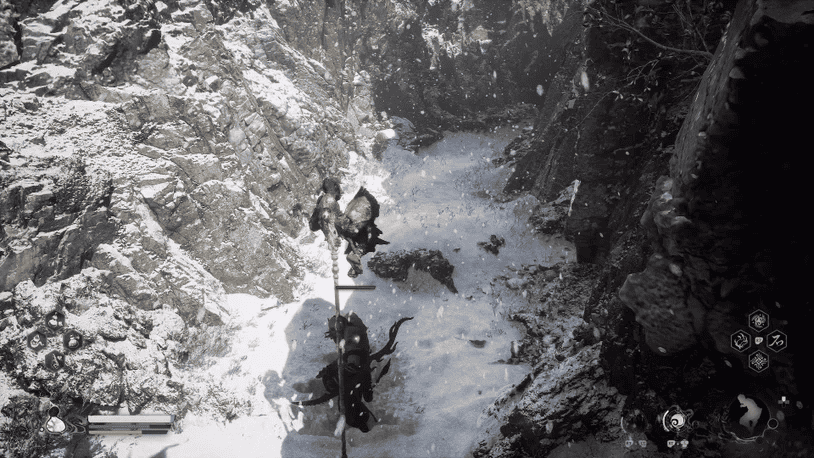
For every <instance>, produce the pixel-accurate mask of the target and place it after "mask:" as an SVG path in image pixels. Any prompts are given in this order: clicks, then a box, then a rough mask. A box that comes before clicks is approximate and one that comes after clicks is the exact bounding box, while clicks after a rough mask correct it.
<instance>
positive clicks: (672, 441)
mask: <svg viewBox="0 0 814 458" xmlns="http://www.w3.org/2000/svg"><path fill="white" fill-rule="evenodd" d="M675 445H676V441H674V440H672V439H670V440H668V441H667V447H668V448H673V447H674V446H675Z"/></svg>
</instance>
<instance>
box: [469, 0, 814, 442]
mask: <svg viewBox="0 0 814 458" xmlns="http://www.w3.org/2000/svg"><path fill="white" fill-rule="evenodd" d="M639 3H640V7H638V8H636V9H635V11H634V6H633V5H628V6H629V7H630V10H629V11H626V10H625V9H624V8H625V6H624V4H613V3H610V2H607V3H606V2H594V3H593V4H592V5H590V6H589V7H588V9H587V13H588V14H587V15H586V24H585V25H586V26H587V28H586V30H585V33H584V34H583V35H582V36H581V40H582V46H583V47H584V48H583V49H584V51H583V50H580V49H576V50H575V51H574V53H573V57H572V59H571V61H570V64H568V62H569V60H568V59H566V65H565V66H563V67H562V69H561V74H558V75H557V76H555V77H554V83H553V84H552V88H554V89H556V88H559V91H560V92H559V94H556V93H554V91H553V90H552V89H549V91H548V92H547V99H546V101H545V102H544V103H543V108H542V109H541V115H540V118H538V120H537V123H536V126H535V130H534V131H533V132H531V133H527V134H525V135H524V136H522V137H520V138H518V139H516V140H515V141H514V142H513V143H512V144H510V145H509V146H508V147H507V148H506V161H507V162H509V163H512V162H514V163H515V173H514V175H513V177H512V178H511V180H510V181H509V183H508V184H507V187H506V191H507V192H519V191H526V192H531V193H532V194H534V195H535V196H537V197H538V198H539V199H540V200H541V201H549V200H553V199H554V198H556V196H557V194H558V193H559V192H560V191H561V190H562V189H563V188H565V187H566V186H568V184H569V183H570V182H571V181H572V180H574V179H579V180H580V182H581V183H580V186H579V189H578V192H577V195H576V199H575V201H574V206H573V211H572V214H571V216H570V218H569V219H568V221H567V222H566V233H567V235H568V236H569V237H572V238H573V240H574V242H575V244H576V246H577V250H578V260H579V261H580V262H583V263H585V262H588V263H594V264H597V268H598V271H596V272H595V273H594V274H593V278H592V279H591V281H590V286H589V287H588V288H589V289H590V290H591V293H590V299H589V300H587V301H586V303H585V312H584V315H583V318H584V320H585V321H586V323H587V324H588V325H589V326H595V327H596V329H597V332H595V333H594V334H593V336H592V335H591V333H586V334H584V335H583V336H581V337H577V339H578V340H580V339H581V340H582V341H583V342H584V343H585V344H589V345H590V344H592V343H593V342H596V341H601V351H600V355H599V359H600V362H601V366H602V367H603V368H604V369H605V372H604V373H603V374H602V375H601V376H599V378H598V383H599V381H601V382H602V383H604V382H607V383H609V384H610V385H611V386H613V387H614V388H616V389H618V390H619V393H620V394H622V395H625V396H626V398H625V399H624V401H623V404H622V406H621V407H622V410H621V416H622V418H625V419H627V421H628V424H630V422H631V421H633V420H634V419H635V418H641V419H643V420H642V426H643V428H642V429H641V430H640V432H641V431H646V434H644V435H643V436H642V438H646V439H647V440H649V441H651V442H650V443H651V444H653V443H655V444H656V447H655V448H656V449H657V451H661V452H667V451H668V449H667V448H666V441H667V440H668V439H670V438H671V437H668V436H669V435H665V433H664V431H663V429H662V428H660V427H659V426H658V425H656V424H655V422H654V420H655V419H656V418H657V415H658V414H659V413H663V412H664V411H665V410H666V409H667V408H668V407H669V406H670V405H673V404H676V405H680V406H681V407H682V408H685V409H687V408H689V409H693V410H694V412H695V414H694V416H693V418H692V419H693V420H694V421H695V423H694V427H695V428H696V429H695V430H694V431H695V432H696V435H694V436H693V437H692V442H691V443H692V447H693V450H694V453H697V455H698V456H732V457H734V456H802V455H805V454H807V453H810V447H811V443H810V440H809V437H810V430H811V420H812V415H811V397H810V394H809V393H808V391H807V389H806V388H805V387H808V386H811V383H812V381H811V379H810V378H809V377H810V375H809V372H810V371H805V369H804V368H803V367H802V365H804V364H805V363H801V361H802V359H801V358H802V357H803V356H802V355H805V354H810V353H809V352H810V351H811V349H812V344H811V343H809V342H807V341H806V337H805V336H807V335H808V334H810V331H809V327H810V325H811V323H812V320H811V318H812V317H811V311H810V308H811V305H810V299H808V295H807V294H806V292H805V291H804V289H805V287H806V281H805V280H804V279H805V278H809V277H810V275H811V273H812V266H811V255H810V253H811V251H812V246H811V241H810V237H809V236H808V235H807V234H806V229H805V226H806V225H805V224H800V223H795V222H793V221H792V218H793V217H792V215H794V214H795V209H794V206H795V203H794V202H795V201H796V200H795V199H794V198H791V196H798V195H805V194H806V193H805V191H804V187H805V184H804V183H805V181H806V180H805V178H804V176H803V175H804V174H805V173H806V171H805V170H806V167H805V166H804V165H803V164H804V159H802V157H801V156H800V154H799V153H797V152H798V151H800V147H801V146H800V145H805V144H806V141H807V138H806V137H807V136H808V133H807V131H808V129H807V127H806V126H807V125H808V124H810V117H809V116H801V115H800V114H798V111H797V110H796V109H795V108H794V107H796V106H808V105H809V104H810V103H811V101H812V94H813V92H812V90H811V87H810V85H807V84H795V85H792V86H789V83H788V78H789V77H790V76H791V75H803V74H806V72H807V70H805V69H804V67H805V65H806V64H804V62H811V61H812V55H811V53H812V49H814V48H812V44H813V43H814V41H813V40H812V35H811V30H812V29H811V27H812V26H811V23H812V22H813V21H812V16H813V15H812V14H811V11H814V8H812V4H811V2H764V3H762V4H760V5H758V4H757V3H756V2H751V1H743V2H740V3H738V5H737V9H734V6H735V5H734V4H731V3H730V4H724V5H722V7H723V8H724V10H722V11H720V17H721V18H724V20H723V21H722V27H720V28H719V34H718V36H714V34H712V32H710V34H709V35H706V36H705V39H706V40H705V41H706V47H707V48H708V49H709V51H710V53H712V52H714V57H713V54H710V55H709V56H710V57H712V59H709V58H706V57H704V58H702V57H701V54H697V53H696V54H692V55H690V54H687V53H672V54H671V53H670V52H665V51H668V50H665V49H663V48H658V47H656V46H653V45H652V44H651V43H648V42H646V41H645V40H643V39H641V38H637V37H636V35H633V34H632V33H631V32H630V31H626V30H621V29H620V28H619V27H613V26H609V24H608V22H607V21H605V22H604V23H603V22H602V21H598V20H597V18H598V17H601V14H597V12H598V11H604V12H612V13H614V14H616V15H618V17H625V14H630V16H629V18H630V20H631V21H634V20H639V19H641V20H642V21H644V20H650V19H648V18H644V19H643V18H642V16H640V14H641V11H643V10H647V9H648V8H655V9H657V8H658V7H659V4H660V2H648V4H647V5H643V4H642V2H639ZM730 15H731V17H732V20H731V22H729V21H728V18H729V17H730ZM727 23H728V26H727ZM637 24H640V25H646V22H637ZM723 26H727V27H726V33H725V34H723V36H721V34H720V32H722V31H723V28H724V27H723ZM641 30H644V31H645V32H647V33H648V34H649V35H650V36H651V37H655V38H656V39H657V40H659V41H661V42H662V43H665V42H668V41H666V40H667V39H668V38H669V35H668V34H667V35H661V36H659V33H660V32H659V29H656V28H652V27H650V28H647V27H642V28H641ZM666 30H669V27H667V28H665V29H661V33H663V32H664V31H666ZM719 37H720V43H719V42H718V41H719ZM684 49H687V48H684ZM694 49H699V48H694ZM700 49H701V50H703V49H704V48H703V47H701V48H700ZM581 53H582V55H580V54H581ZM583 58H584V59H585V60H583ZM583 62H584V63H583ZM649 62H652V63H649ZM704 69H706V70H705V71H704ZM632 70H635V72H634V73H632V74H631V71H632ZM640 71H642V72H644V74H645V75H646V76H641V75H642V74H641V73H639V72H640ZM583 72H584V75H585V76H584V77H583ZM702 73H703V74H702ZM631 75H632V76H631ZM637 75H639V76H637ZM583 78H584V79H583ZM586 80H587V83H588V85H586V84H585V82H586ZM780 88H787V90H783V89H780ZM795 145H796V146H795ZM654 185H655V186H654ZM637 272H638V273H637ZM629 274H632V275H629ZM754 310H764V311H766V312H768V313H769V314H770V317H771V318H770V326H769V328H767V329H766V330H765V331H764V332H763V333H756V332H752V334H754V335H755V336H758V335H760V336H763V337H764V338H765V336H766V335H767V334H768V333H769V332H771V331H773V330H776V329H777V330H780V331H782V332H784V333H785V334H786V335H787V336H791V335H796V336H798V337H797V338H794V339H793V341H794V342H795V343H796V348H794V349H791V348H787V349H785V350H782V351H780V352H774V351H772V350H768V349H767V347H766V346H765V343H766V342H765V341H764V342H763V343H762V344H760V345H761V346H760V347H759V348H758V347H756V345H758V344H756V343H755V342H754V340H753V343H752V345H753V348H750V349H749V351H745V352H743V353H739V352H737V351H735V350H734V349H733V348H732V347H731V345H730V340H731V335H732V333H734V332H735V331H737V330H738V329H749V328H748V316H749V314H750V313H751V312H753V311H754ZM576 334H577V333H576V332H575V336H576ZM788 342H789V345H790V344H791V342H792V339H791V338H789V340H788ZM755 350H762V351H764V352H766V353H767V354H768V356H769V360H770V365H769V367H768V368H767V369H765V370H762V371H760V372H758V371H755V370H752V369H750V368H749V367H748V359H747V358H748V357H749V356H750V354H752V352H753V351H755ZM743 393H746V394H747V395H749V396H754V398H755V399H756V400H757V401H758V402H760V403H761V405H762V406H764V408H765V410H766V412H764V413H765V414H766V415H767V416H768V415H771V416H772V417H773V418H776V419H778V429H777V431H770V432H769V433H767V434H765V435H764V436H763V437H762V438H761V439H760V440H758V441H757V442H754V441H740V442H739V441H737V440H734V437H733V436H731V435H730V433H732V432H733V431H735V432H736V433H737V434H740V436H739V437H741V438H745V437H748V436H749V434H750V433H749V432H747V431H746V430H740V429H738V428H739V427H738V424H737V423H738V421H737V418H736V417H732V416H731V415H732V411H731V410H730V406H731V405H732V402H733V400H734V399H735V398H736V396H737V395H738V394H743ZM576 395H578V394H575V396H576ZM784 395H785V396H787V398H791V399H792V401H791V403H790V404H788V405H786V404H783V403H779V400H780V399H781V396H784ZM528 396H533V395H532V394H528ZM574 410H576V409H574ZM607 414H608V415H616V413H610V412H608V413H607ZM512 415H514V416H512V417H511V418H510V419H508V418H507V419H506V420H505V421H506V422H510V423H511V424H513V425H515V426H514V427H513V428H510V427H509V425H508V423H507V424H506V427H505V428H503V429H502V430H501V434H502V435H503V437H502V438H500V439H499V440H498V441H497V442H495V443H494V445H489V446H484V447H482V448H481V449H479V451H478V453H480V454H481V455H480V456H501V457H504V456H530V455H534V454H535V453H536V455H534V456H544V455H545V453H547V452H548V451H550V450H551V449H553V447H555V446H556V445H557V444H562V443H564V441H565V440H568V439H563V438H562V437H560V438H558V439H557V440H555V441H551V437H552V435H551V433H550V431H549V432H546V431H544V430H543V429H542V428H540V426H539V425H540V424H541V423H542V424H544V422H545V421H546V419H547V417H546V415H545V408H544V407H539V408H537V409H520V410H515V411H514V413H513V414H512ZM580 415H581V414H577V413H573V414H570V415H569V416H568V420H569V421H570V420H573V421H576V419H577V418H581V416H580ZM555 420H557V421H560V422H562V421H563V419H562V418H559V417H558V418H555ZM618 421H619V420H618V419H617V424H618ZM730 421H731V422H732V423H733V424H734V426H733V425H732V424H730V423H729V422H730ZM593 423H594V424H597V423H596V420H595V419H594V420H593ZM527 424H528V425H532V424H533V425H537V427H536V429H535V428H533V427H529V428H524V426H523V425H527ZM605 432H607V431H605ZM597 433H598V431H589V432H587V433H578V432H575V433H574V435H575V436H580V435H582V434H597ZM617 433H618V434H619V435H620V436H621V435H622V431H621V430H618V431H617V432H616V433H612V434H617ZM624 436H625V437H623V438H626V436H627V435H626V434H625V435H624ZM541 447H542V449H541ZM651 447H652V446H650V445H649V446H648V451H649V449H650V448H651Z"/></svg>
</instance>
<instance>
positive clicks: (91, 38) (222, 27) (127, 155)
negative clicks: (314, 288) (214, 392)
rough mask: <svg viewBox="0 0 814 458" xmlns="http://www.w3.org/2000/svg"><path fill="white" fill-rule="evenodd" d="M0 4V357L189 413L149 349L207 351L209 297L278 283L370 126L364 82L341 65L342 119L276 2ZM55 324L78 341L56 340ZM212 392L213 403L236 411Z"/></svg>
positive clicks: (65, 381) (43, 380)
mask: <svg viewBox="0 0 814 458" xmlns="http://www.w3.org/2000/svg"><path fill="white" fill-rule="evenodd" d="M277 7H279V8H282V6H281V5H279V4H278V5H277ZM2 11H3V16H2V18H3V29H2V38H4V40H3V48H2V58H3V61H2V64H0V65H2V67H3V68H2V69H0V74H2V76H0V81H2V84H3V87H2V89H0V90H2V102H3V103H2V109H3V113H2V114H3V116H2V121H0V122H2V139H0V140H2V142H3V145H2V146H3V155H2V157H0V159H2V161H3V162H2V163H0V165H2V168H3V170H2V171H1V172H0V173H2V175H1V176H0V183H1V185H0V208H2V214H1V215H0V229H2V232H0V292H2V304H3V305H2V310H3V316H2V321H0V348H1V349H2V355H3V358H2V359H3V367H4V370H5V371H6V372H7V373H8V374H10V375H11V376H12V377H13V378H14V379H15V380H16V384H17V385H18V386H20V387H22V388H24V389H25V390H26V391H28V392H30V393H34V394H39V395H43V396H48V397H53V396H52V395H53V394H54V393H60V395H61V396H64V397H65V399H74V400H76V399H79V400H82V402H84V403H85V405H86V406H88V405H94V406H97V407H99V408H102V409H106V408H115V407H122V406H126V407H128V408H130V410H131V411H134V412H137V411H140V410H141V409H143V408H145V407H146V408H150V406H155V405H164V406H168V405H171V406H173V409H174V410H177V411H179V412H185V411H187V410H188V409H190V408H194V409H195V410H207V409H208V407H206V406H207V405H208V401H207V400H206V399H205V397H206V396H205V395H206V394H207V393H206V392H198V388H195V386H198V385H197V384H194V383H192V384H187V383H186V381H185V379H184V376H182V375H179V374H172V373H171V372H170V369H169V366H168V364H167V361H173V364H180V365H182V366H188V367H201V366H202V365H203V364H205V359H206V358H207V357H209V356H210V355H212V354H217V353H218V351H219V350H218V348H221V349H222V347H221V346H222V342H221V341H220V340H218V339H219V338H218V337H217V336H218V335H226V334H227V333H228V332H229V331H228V329H224V328H223V327H222V326H220V325H222V322H223V320H222V317H225V315H224V311H223V309H222V305H223V303H224V300H225V294H226V293H229V292H249V293H253V294H255V295H257V296H260V297H269V296H274V297H277V298H280V299H281V300H287V299H290V298H291V297H292V293H293V291H294V290H295V289H296V288H297V286H298V281H299V279H300V278H301V274H302V269H301V262H302V261H301V260H300V259H298V258H297V256H296V255H295V253H294V248H293V240H294V238H295V237H298V236H299V234H300V230H301V229H303V227H304V221H305V219H304V216H305V211H306V210H304V209H310V208H311V207H312V206H313V203H314V200H315V197H316V196H315V191H316V190H317V189H318V186H319V183H321V180H322V178H323V177H324V176H326V175H327V174H337V173H340V169H341V168H342V167H344V166H346V165H347V160H348V155H349V154H354V153H352V152H354V151H355V152H356V153H358V154H368V153H369V152H370V151H371V146H372V143H373V137H374V135H375V133H376V131H377V130H380V129H381V128H382V127H384V126H383V125H379V124H374V123H373V120H374V117H373V116H372V111H371V110H372V102H371V95H370V92H371V90H370V82H369V81H367V80H366V79H365V78H364V77H359V78H356V79H355V80H354V78H353V77H352V76H351V78H350V79H349V81H351V82H352V84H354V85H355V86H354V87H355V88H356V91H355V92H354V93H353V94H352V96H351V99H350V101H351V102H352V103H353V104H354V105H353V106H355V107H357V112H355V113H356V115H357V116H355V117H354V116H348V115H346V110H345V108H346V107H345V105H346V104H347V100H345V101H343V100H342V99H341V97H340V96H341V95H342V94H345V93H344V92H341V91H337V89H340V90H341V89H342V86H341V84H340V86H339V87H338V88H337V86H336V85H335V84H334V83H335V82H340V83H341V82H342V81H345V80H343V78H342V77H341V75H339V74H338V73H337V74H335V73H333V72H334V71H335V68H333V67H332V68H331V70H329V69H328V68H329V67H331V66H332V65H333V66H334V67H335V66H336V62H334V61H332V60H331V58H332V57H331V56H328V57H326V58H325V59H324V60H323V61H318V60H315V59H313V58H311V57H310V56H309V53H302V52H300V51H299V50H298V49H297V48H296V46H297V45H303V46H305V44H304V43H297V42H292V43H289V41H288V40H287V39H286V34H287V33H290V31H289V32H286V31H285V30H283V29H282V28H281V27H280V25H278V23H277V22H276V21H275V17H276V18H280V19H281V21H283V20H285V19H286V17H287V16H285V14H287V12H286V11H283V10H279V11H278V10H269V8H268V7H266V6H264V5H262V4H259V3H258V4H251V3H248V2H233V3H228V2H224V3H215V2H197V1H192V2H189V1H184V2H174V1H171V2H152V1H144V2H115V1H109V2H108V1H101V2H81V1H72V0H66V1H58V2H39V3H37V2H34V3H25V4H17V3H15V4H13V5H9V4H7V3H3V8H2ZM323 62H325V63H323ZM358 75H360V74H359V73H357V76H358ZM362 75H364V73H362ZM55 311H56V312H59V313H62V314H63V315H64V316H65V318H64V326H63V327H62V328H59V329H53V328H51V327H49V326H48V325H47V321H48V320H47V319H46V314H48V313H50V312H55ZM69 330H70V331H72V332H77V333H78V335H79V336H81V338H82V342H83V343H82V345H81V347H80V348H78V349H76V350H75V351H70V352H66V350H65V348H64V345H63V340H62V339H63V337H64V336H65V335H66V334H65V333H66V332H68V331H69ZM28 337H31V338H32V339H35V337H36V339H35V340H38V341H40V342H42V343H43V345H42V346H34V347H32V346H31V345H29V344H28V343H27V338H28ZM54 352H57V353H54ZM47 355H50V356H49V358H50V359H48V358H46V356H47ZM54 355H57V356H59V357H57V358H56V360H57V361H64V364H65V365H64V366H63V367H50V366H49V362H51V363H53V362H54V358H55V356H54ZM60 355H61V356H60ZM60 358H62V359H60ZM173 376H174V377H173ZM195 393H197V394H195ZM218 397H219V398H221V400H220V401H217V403H218V404H221V403H222V402H224V403H223V404H222V405H221V407H214V406H213V408H214V411H215V412H217V415H220V416H223V415H225V416H226V417H234V416H235V415H237V413H239V412H240V411H242V410H241V409H243V407H245V406H241V405H240V403H239V402H238V401H234V402H232V401H229V400H228V399H230V398H229V394H228V393H227V392H223V393H221V394H220V395H219V396H218ZM192 398H195V399H196V401H195V402H191V401H189V400H190V399H192ZM202 398H204V399H203V400H201V399H202ZM198 401H200V402H198ZM185 402H186V404H185ZM222 408H223V409H225V410H223V409H222Z"/></svg>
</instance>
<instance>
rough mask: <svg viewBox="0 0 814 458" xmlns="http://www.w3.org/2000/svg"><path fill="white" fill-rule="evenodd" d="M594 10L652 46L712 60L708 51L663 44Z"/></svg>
mask: <svg viewBox="0 0 814 458" xmlns="http://www.w3.org/2000/svg"><path fill="white" fill-rule="evenodd" d="M594 10H595V11H596V12H598V13H600V14H601V15H602V16H604V17H605V18H606V19H607V20H608V22H609V23H610V24H611V25H613V26H615V27H618V28H620V29H624V30H627V31H628V32H633V33H635V34H636V35H639V36H640V37H642V38H644V39H645V40H646V41H647V42H648V43H650V44H651V45H653V46H655V47H657V48H660V49H663V50H665V51H671V52H676V53H681V54H689V55H692V56H700V57H704V58H706V59H708V60H712V53H711V52H709V51H698V50H696V49H681V48H674V47H672V46H666V45H663V44H661V43H659V42H657V41H655V40H653V39H652V38H650V37H648V36H647V35H645V34H644V33H642V32H641V31H639V29H637V28H636V27H633V26H632V25H630V24H628V23H627V22H625V21H623V20H621V19H619V18H616V17H613V16H611V15H610V14H609V13H608V12H607V11H599V10H596V9H594Z"/></svg>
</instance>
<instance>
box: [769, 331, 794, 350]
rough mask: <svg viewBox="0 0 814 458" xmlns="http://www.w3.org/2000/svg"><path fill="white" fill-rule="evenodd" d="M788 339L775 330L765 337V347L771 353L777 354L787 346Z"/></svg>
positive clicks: (783, 333) (784, 334) (781, 332)
mask: <svg viewBox="0 0 814 458" xmlns="http://www.w3.org/2000/svg"><path fill="white" fill-rule="evenodd" d="M788 340H789V339H788V337H787V336H786V333H785V332H783V331H779V330H775V331H772V332H770V333H769V335H767V336H766V346H767V347H769V348H771V349H772V350H773V351H775V352H778V351H781V350H784V349H785V348H786V347H787V346H788V343H789V342H788Z"/></svg>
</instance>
